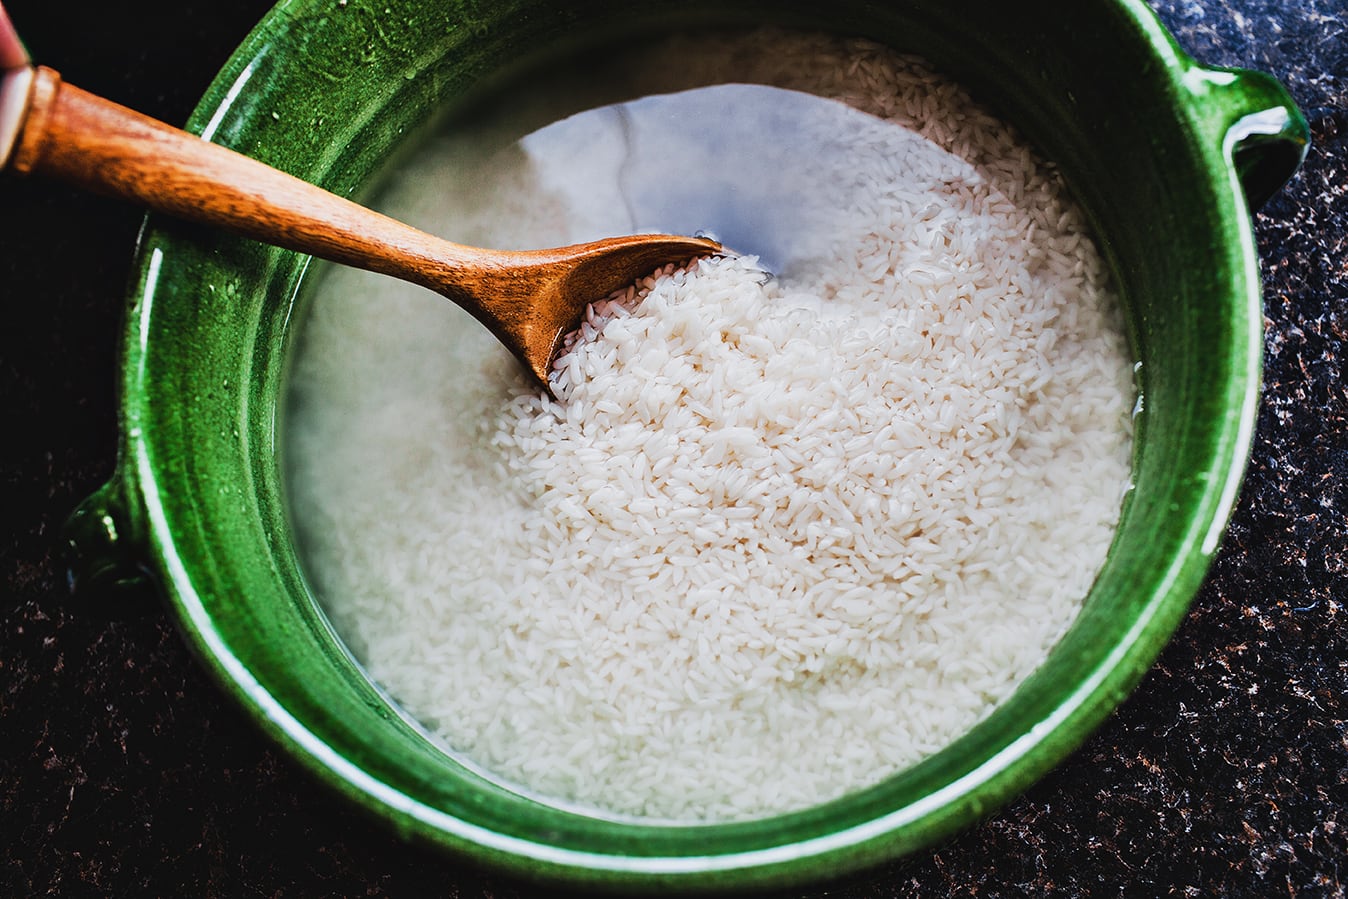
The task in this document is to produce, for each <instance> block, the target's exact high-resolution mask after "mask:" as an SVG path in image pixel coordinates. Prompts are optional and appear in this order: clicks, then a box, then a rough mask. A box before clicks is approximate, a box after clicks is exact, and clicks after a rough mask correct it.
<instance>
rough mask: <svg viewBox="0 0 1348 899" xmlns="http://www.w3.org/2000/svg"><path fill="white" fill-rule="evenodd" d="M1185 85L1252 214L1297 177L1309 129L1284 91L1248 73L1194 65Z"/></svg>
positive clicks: (1266, 78)
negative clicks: (1232, 170) (1228, 163)
mask: <svg viewBox="0 0 1348 899" xmlns="http://www.w3.org/2000/svg"><path fill="white" fill-rule="evenodd" d="M1184 84H1185V86H1186V87H1187V88H1188V89H1189V92H1190V94H1192V95H1193V97H1194V101H1195V103H1194V105H1195V108H1196V109H1197V110H1198V111H1199V114H1200V118H1201V123H1202V125H1203V127H1204V129H1205V130H1207V131H1208V133H1209V134H1210V136H1211V137H1212V138H1213V139H1214V140H1217V141H1220V142H1221V147H1222V153H1223V154H1224V155H1225V156H1226V158H1227V160H1228V161H1229V162H1230V163H1231V166H1232V168H1233V169H1234V171H1235V174H1236V177H1237V178H1238V179H1239V180H1240V185H1241V187H1242V188H1244V191H1245V200H1246V202H1247V203H1249V205H1250V210H1251V211H1254V210H1256V209H1258V208H1259V207H1260V206H1263V205H1264V203H1265V202H1266V201H1267V200H1268V199H1269V197H1271V196H1273V194H1274V193H1276V192H1277V190H1278V188H1280V187H1282V186H1283V185H1284V184H1286V183H1287V181H1288V180H1289V179H1290V178H1291V177H1292V175H1294V174H1296V170H1297V167H1298V166H1300V165H1301V161H1302V160H1303V159H1305V158H1306V151H1307V150H1308V149H1309V148H1310V141H1311V136H1310V128H1309V127H1307V125H1306V119H1305V117H1304V116H1302V114H1301V110H1300V109H1298V108H1297V105H1296V103H1295V101H1293V100H1292V97H1291V95H1289V94H1288V93H1287V90H1286V89H1285V88H1284V87H1283V86H1282V85H1281V84H1279V83H1278V82H1277V80H1276V79H1274V78H1273V77H1272V76H1270V75H1266V74H1264V73H1263V72H1254V71H1250V70H1248V69H1221V68H1207V67H1205V66H1198V65H1195V66H1192V67H1191V68H1190V69H1189V70H1188V72H1186V74H1185V78H1184Z"/></svg>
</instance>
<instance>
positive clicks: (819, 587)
mask: <svg viewBox="0 0 1348 899" xmlns="http://www.w3.org/2000/svg"><path fill="white" fill-rule="evenodd" d="M644 59H645V60H646V62H648V63H649V64H643V65H642V67H641V70H640V72H639V73H636V74H634V76H633V77H634V78H636V77H637V75H639V74H641V73H653V72H654V73H660V72H664V73H669V72H676V73H678V74H677V75H668V74H666V75H664V76H661V77H662V78H663V80H658V79H657V80H654V81H651V82H650V83H646V84H644V85H643V87H644V89H645V91H646V92H654V91H657V90H676V89H678V90H681V89H685V88H689V87H693V86H696V85H698V84H713V83H718V82H723V81H727V80H730V79H732V78H733V79H734V80H738V81H744V82H757V83H764V84H771V85H775V86H778V87H784V88H790V89H795V90H804V91H808V92H811V93H814V94H818V95H821V96H826V97H833V98H837V99H841V100H844V101H845V102H846V103H848V104H849V105H850V106H852V107H854V108H855V109H857V110H860V111H862V112H864V113H868V114H869V115H871V116H876V117H879V118H881V119H883V120H885V121H886V122H889V123H894V124H897V125H902V126H904V129H911V131H908V130H900V129H892V128H890V129H884V130H880V131H875V132H869V131H868V132H866V133H865V135H864V140H863V141H861V143H860V144H858V146H856V147H855V148H854V149H855V151H856V152H855V153H853V154H851V155H850V156H849V157H848V158H847V159H845V160H843V161H842V162H841V163H840V167H841V168H843V169H845V170H846V171H848V172H850V173H854V174H855V180H856V184H857V185H859V186H860V192H859V193H858V194H857V196H864V197H869V198H870V202H868V203H861V204H860V205H857V206H855V207H851V208H849V209H848V210H847V213H848V214H847V216H846V218H845V220H842V221H840V222H835V223H831V224H830V227H835V226H836V227H837V230H838V233H837V235H836V240H835V241H834V243H833V245H832V253H833V255H832V256H830V257H829V258H826V259H823V260H818V259H816V260H814V261H813V262H812V263H811V264H810V265H809V266H806V267H804V268H803V269H802V270H801V271H799V272H796V273H795V274H794V275H793V276H792V277H791V278H789V279H788V278H785V277H783V278H769V277H768V276H767V275H766V274H765V273H764V272H763V271H762V270H761V269H760V268H759V267H758V265H757V262H756V260H754V259H752V258H724V259H719V258H718V259H704V260H701V261H698V262H696V263H694V264H691V265H688V266H687V267H685V268H677V269H675V268H670V269H667V270H665V271H664V272H662V273H659V274H658V276H652V277H651V278H648V279H646V280H644V281H642V282H641V283H640V284H639V285H636V286H635V287H634V288H632V289H631V290H629V291H627V292H626V293H624V294H621V295H617V296H615V297H613V298H611V299H609V300H607V301H604V302H601V303H598V304H596V305H595V306H594V307H593V308H592V311H591V315H590V317H589V319H588V321H587V323H586V325H585V326H584V328H583V330H582V333H580V334H579V335H577V340H576V343H575V345H574V346H573V347H572V349H571V351H570V352H569V353H568V354H567V355H565V356H564V357H563V358H562V359H560V360H559V362H558V367H557V370H556V372H555V373H554V374H555V381H554V384H555V388H556V391H557V394H558V399H557V400H556V401H553V400H551V399H548V398H546V397H544V396H542V395H541V394H540V393H539V392H538V391H537V390H535V389H533V388H531V387H530V386H529V385H528V384H526V383H525V382H524V380H523V378H522V377H521V376H520V375H519V374H518V372H517V371H516V363H515V362H514V361H513V359H511V358H510V357H509V356H508V355H506V354H505V353H504V351H501V350H500V349H499V348H497V347H496V346H495V345H494V344H493V343H492V342H491V338H490V337H489V336H486V335H485V334H484V332H482V331H481V329H478V328H476V327H474V326H471V325H470V324H466V321H467V320H466V317H465V316H464V315H463V314H462V313H459V312H458V311H457V310H453V309H451V308H449V307H448V306H447V304H444V303H443V301H440V300H438V299H437V298H435V297H433V296H430V295H428V294H425V293H421V292H418V291H416V290H414V289H409V288H405V287H402V286H400V285H397V284H394V283H392V282H388V281H386V280H381V279H374V278H370V277H368V276H362V275H357V274H354V273H348V272H333V273H331V275H330V277H329V280H328V281H327V283H326V288H325V290H324V292H323V293H322V295H320V296H319V297H318V301H317V302H316V303H315V305H314V310H313V312H312V314H311V316H310V319H309V321H308V322H307V323H306V325H305V335H304V345H303V347H302V352H301V354H300V358H299V361H298V363H297V365H296V368H295V372H294V378H293V381H294V391H295V394H294V396H295V399H294V402H293V403H292V414H291V416H290V421H289V422H288V432H289V433H288V441H289V443H288V452H289V457H290V472H291V483H292V495H293V505H294V516H295V518H296V521H297V523H298V525H299V526H300V528H301V530H302V533H303V534H304V539H305V545H304V552H305V558H306V567H307V570H308V571H309V573H310V575H311V577H312V578H313V580H314V582H315V584H316V587H317V589H318V590H319V592H320V595H321V596H322V597H323V600H324V602H325V604H326V607H327V609H328V612H329V614H330V616H331V619H332V621H333V622H334V625H335V626H336V627H337V629H338V630H339V632H340V633H342V634H343V636H344V638H345V639H346V641H347V642H348V644H349V645H350V646H351V647H352V650H353V652H354V653H355V654H356V655H357V657H358V658H359V659H360V660H361V661H362V662H363V664H364V665H365V666H366V667H367V669H368V671H369V672H370V674H371V676H372V677H373V678H374V679H375V680H376V681H377V682H378V683H380V684H382V685H383V686H384V687H385V688H386V689H387V690H388V691H389V692H390V694H391V695H392V696H394V697H396V699H397V701H398V702H399V703H400V704H401V705H402V706H403V707H405V708H406V709H407V710H409V712H410V713H411V714H412V715H413V716H414V717H415V718H416V719H417V720H419V721H420V722H422V723H423V724H424V725H425V726H426V727H427V728H428V729H429V730H431V731H433V732H434V733H435V734H436V736H437V739H439V740H442V741H443V743H444V745H445V746H446V747H447V748H448V750H449V751H452V752H454V753H456V754H458V755H460V756H461V757H463V758H465V759H467V760H469V761H470V762H471V763H472V764H474V765H477V766H480V768H481V769H483V770H485V771H488V772H490V773H491V774H492V775H493V776H495V777H497V778H498V779H500V780H501V781H502V782H505V783H508V784H515V785H518V787H519V788H521V789H526V790H529V791H533V792H535V793H538V794H543V795H546V796H548V797H553V798H556V799H558V800H563V801H569V802H574V803H578V804H580V805H583V806H586V807H592V808H595V809H598V810H603V811H604V812H606V813H616V814H620V815H628V814H630V815H638V816H648V817H654V818H664V819H678V820H726V819H744V818H752V817H758V816H763V815H767V814H772V813H777V812H782V811H786V810H792V809H798V808H802V807H805V806H809V805H812V804H815V803H818V802H821V801H825V800H828V799H831V798H834V797H836V796H839V795H841V794H843V793H845V792H848V791H851V790H854V789H857V788H859V787H863V786H866V785H869V784H872V783H875V782H876V781H878V780H879V779H881V778H883V777H886V776H888V775H890V774H892V773H894V772H896V771H898V770H900V769H902V768H905V767H907V766H909V765H912V764H913V763H914V762H916V761H918V760H920V759H922V758H923V757H925V756H927V755H929V754H931V753H933V752H935V751H937V750H939V749H941V748H942V747H943V746H945V745H947V744H948V743H949V742H950V741H951V740H952V739H954V738H955V737H957V736H959V735H960V734H962V733H964V732H965V731H967V730H968V729H969V728H970V727H972V726H973V725H974V724H976V723H977V722H978V721H979V720H980V719H982V718H984V717H985V716H986V715H987V714H988V713H989V711H990V710H991V709H992V708H994V707H995V706H996V705H997V704H998V703H999V702H1000V701H1002V700H1004V699H1005V698H1007V697H1008V696H1009V695H1010V694H1011V693H1012V692H1013V691H1014V690H1015V688H1016V686H1017V685H1018V684H1019V683H1021V682H1022V681H1023V680H1024V679H1025V677H1026V676H1027V675H1029V674H1030V673H1031V672H1032V671H1033V670H1034V669H1035V668H1036V667H1037V666H1038V665H1040V664H1041V663H1042V661H1043V660H1044V658H1045V656H1046V655H1047V653H1048V652H1049V651H1050V649H1051V648H1052V646H1053V645H1054V643H1055V641H1056V640H1057V639H1058V638H1059V637H1060V636H1061V634H1062V633H1063V631H1064V630H1065V629H1066V628H1067V627H1068V626H1069V625H1070V624H1071V622H1072V620H1073V618H1074V616H1075V615H1076V613H1077V611H1078V610H1079V607H1080V603H1081V600H1082V598H1083V597H1084V596H1085V595H1086V594H1087V592H1088V591H1089V589H1090V586H1091V583H1092V581H1093V579H1094V577H1095V576H1096V574H1097V573H1098V571H1099V569H1100V567H1101V565H1102V563H1103V561H1104V559H1105V555H1106V552H1107V549H1108V546H1109V543H1110V540H1111V538H1112V535H1113V529H1114V526H1115V524H1116V520H1117V517H1118V512H1119V506H1120V500H1121V497H1122V495H1123V492H1124V490H1125V488H1126V485H1127V483H1128V476H1129V452H1130V420H1129V412H1130V410H1131V408H1132V387H1131V381H1130V375H1131V367H1130V364H1129V360H1128V356H1127V348H1126V344H1125V341H1124V339H1123V337H1122V334H1121V329H1120V327H1119V322H1118V320H1117V310H1116V308H1115V302H1114V299H1113V298H1112V296H1111V295H1110V293H1109V291H1108V289H1107V284H1106V280H1107V279H1106V276H1105V273H1104V269H1103V266H1102V264H1101V262H1100V259H1099V257H1098V255H1097V252H1096V249H1095V248H1094V246H1093V245H1092V243H1091V241H1090V240H1089V238H1088V237H1087V236H1085V234H1084V226H1083V223H1082V219H1081V216H1080V214H1079V212H1078V210H1077V209H1076V208H1075V206H1074V205H1073V204H1072V202H1071V201H1070V199H1069V198H1068V197H1067V195H1066V192H1065V190H1064V188H1063V185H1062V183H1061V181H1060V179H1059V177H1058V176H1057V174H1056V173H1055V172H1054V170H1053V169H1052V168H1051V167H1050V166H1048V165H1046V164H1045V163H1043V162H1042V161H1039V160H1037V159H1036V158H1035V157H1034V156H1033V154H1032V153H1031V152H1030V151H1029V150H1028V149H1026V148H1025V146H1024V145H1023V144H1022V143H1020V142H1019V141H1018V140H1017V139H1016V138H1015V137H1014V135H1013V134H1012V133H1011V132H1010V130H1009V129H1008V128H1007V127H1006V126H1004V125H1003V124H1001V123H999V122H998V121H996V120H995V119H993V118H991V117H989V116H988V115H987V114H986V113H985V112H983V111H981V110H980V109H979V108H978V107H976V106H975V105H974V104H973V103H972V102H971V101H970V100H969V98H968V97H967V96H966V95H965V94H964V93H963V92H962V91H961V90H960V89H959V88H958V87H956V86H955V85H953V84H951V83H950V82H948V81H946V80H944V79H942V78H940V77H938V76H936V75H935V74H933V73H932V72H931V71H930V70H929V69H928V68H926V67H925V65H924V64H923V63H921V62H920V61H918V60H915V59H913V58H910V57H905V56H899V55H896V54H894V53H892V52H890V51H888V50H885V49H882V48H880V47H877V46H875V45H872V44H869V43H865V42H859V41H847V40H841V39H836V38H828V37H816V36H802V35H786V34H780V33H773V34H766V35H764V34H755V35H751V36H743V37H737V38H717V37H710V36H703V37H701V38H699V39H697V40H695V41H693V40H684V41H681V42H676V43H674V44H671V45H669V46H667V47H665V48H664V49H662V50H651V51H649V53H648V55H647V56H646V57H645V58H644ZM675 63H677V64H675ZM643 77H651V78H656V76H653V75H645V76H643ZM861 144H864V146H863V145H861ZM430 156H431V157H434V154H430ZM456 164H457V163H456ZM418 165H419V166H421V167H420V168H418V167H417V166H418ZM437 166H440V167H439V168H438V167H437ZM443 166H444V163H443V160H440V161H437V160H436V159H435V158H430V159H427V160H422V161H419V162H417V163H414V164H413V168H412V169H411V170H410V171H409V172H408V173H406V174H405V175H404V176H403V177H402V179H401V180H400V182H399V183H397V184H395V185H394V186H393V187H392V188H391V193H390V195H389V200H388V202H387V203H386V208H387V209H388V210H389V211H391V212H392V213H393V214H406V215H412V216H416V215H421V216H423V217H430V218H431V219H432V221H433V217H434V216H435V215H437V214H438V215H439V216H440V217H441V220H440V223H441V228H440V230H441V232H442V233H444V230H445V228H448V227H454V228H458V229H459V230H458V231H457V232H456V233H453V234H450V235H448V236H451V237H453V238H454V239H460V240H464V241H465V242H477V243H489V244H495V245H525V244H529V243H533V244H535V245H542V244H549V243H563V242H567V241H568V240H571V239H580V237H585V236H589V235H579V236H577V235H573V234H569V233H563V232H558V231H556V230H555V229H556V228H557V227H558V225H557V224H556V221H555V216H554V215H553V213H554V212H555V210H545V209H542V208H539V209H531V205H530V196H531V194H530V190H531V189H532V187H531V185H530V184H529V183H528V179H527V178H526V179H520V180H519V181H511V180H510V178H509V177H508V176H506V175H502V176H500V177H499V180H498V182H497V183H495V184H494V187H495V189H496V191H497V192H496V194H494V195H493V203H492V205H491V206H490V207H489V208H488V207H484V208H481V209H477V210H470V211H469V212H470V213H471V214H469V213H465V211H464V209H465V207H463V206H449V207H446V208H441V209H439V210H438V212H437V211H436V210H435V209H432V208H430V207H429V206H428V205H427V204H428V203H433V200H428V199H427V197H426V195H427V194H431V193H436V192H432V191H427V190H426V189H425V184H427V183H430V182H429V179H432V178H435V179H444V178H445V177H446V176H445V174H444V172H443ZM489 171H490V170H489ZM512 191H513V192H512ZM441 196H442V197H443V195H441ZM550 229H553V230H550Z"/></svg>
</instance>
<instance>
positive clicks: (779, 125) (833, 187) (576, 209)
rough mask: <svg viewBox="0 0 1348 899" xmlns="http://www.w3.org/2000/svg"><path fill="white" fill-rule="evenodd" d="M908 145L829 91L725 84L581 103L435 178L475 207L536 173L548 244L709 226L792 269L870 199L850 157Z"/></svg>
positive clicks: (903, 132) (821, 248)
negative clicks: (586, 106) (826, 94)
mask: <svg viewBox="0 0 1348 899" xmlns="http://www.w3.org/2000/svg"><path fill="white" fill-rule="evenodd" d="M912 142H919V143H925V141H924V140H923V139H922V138H921V137H919V136H918V135H916V134H914V133H913V132H911V131H909V130H908V129H905V128H903V127H901V126H898V125H895V124H893V123H890V122H886V121H884V120H882V119H879V118H876V117H874V116H871V115H868V114H866V113H863V112H859V111H857V110H855V109H853V108H851V107H849V106H846V105H844V104H842V103H840V102H837V101H834V100H829V99H825V98H822V97H818V96H814V95H812V94H807V93H802V92H799V91H791V90H784V89H781V88H775V87H767V86H763V85H754V84H723V85H714V86H710V87H701V88H695V89H692V90H687V91H682V92H679V93H672V94H660V95H656V96H650V97H643V98H641V99H638V100H633V101H630V102H626V103H620V104H616V105H609V106H603V107H599V108H597V109H591V110H587V111H585V112H581V113H577V114H576V115H573V116H571V117H569V118H565V119H563V120H561V121H558V122H555V123H553V124H551V125H548V126H546V127H544V128H541V129H539V130H537V131H534V132H533V133H531V134H529V135H527V136H525V137H524V138H522V139H521V140H519V141H518V142H516V143H514V144H511V145H509V146H507V147H505V148H504V149H501V150H498V151H496V152H494V153H492V154H490V155H487V156H484V157H480V158H476V159H472V158H468V156H467V152H466V150H465V157H464V158H462V159H461V160H460V163H459V164H458V165H456V166H455V167H453V168H452V169H447V170H446V171H448V172H451V173H452V175H451V178H452V180H453V181H455V182H456V183H455V184H446V185H443V187H444V188H445V189H446V190H448V191H450V193H451V194H452V195H457V196H452V197H451V199H452V200H453V201H454V202H457V203H459V204H460V205H461V206H462V207H463V208H478V207H485V206H488V205H490V204H491V202H492V200H493V196H492V195H493V194H495V193H496V190H495V189H494V186H495V185H502V184H518V183H521V182H531V183H532V189H533V192H534V193H533V196H534V197H535V199H536V201H537V203H538V204H540V206H541V207H542V208H543V209H545V210H547V211H548V215H546V216H545V218H546V219H548V220H549V221H551V222H552V223H553V224H554V225H555V226H556V227H557V229H558V230H557V233H556V236H555V240H554V241H553V242H557V243H562V242H572V241H580V240H592V239H596V238H600V237H606V236H612V235H615V234H621V233H630V232H642V231H662V232H667V233H674V234H695V233H698V232H709V233H711V234H713V235H715V236H716V238H717V239H719V240H721V241H722V242H723V243H725V244H726V245H727V246H729V247H731V248H732V249H734V250H736V251H737V252H740V253H745V254H751V255H756V256H758V257H759V259H760V261H761V262H762V263H763V264H764V266H765V267H767V268H768V269H769V270H771V271H773V272H776V273H778V274H786V275H790V274H791V272H792V270H793V269H794V268H796V267H799V266H801V265H803V264H806V263H808V261H809V260H811V259H815V258H821V257H825V256H827V255H828V249H829V245H830V242H831V241H832V239H833V238H835V237H836V236H838V235H839V234H840V233H842V232H845V231H846V230H847V228H848V220H849V218H851V219H856V218H857V212H858V210H861V209H864V208H865V207H866V206H867V205H868V203H873V202H874V197H868V196H866V195H864V194H863V193H862V191H863V189H864V190H866V191H869V192H873V191H874V188H875V184H876V183H877V179H875V178H866V177H862V173H860V172H858V171H856V169H855V168H854V165H855V162H856V160H858V159H865V160H867V164H868V165H869V166H874V165H882V166H886V167H892V166H893V165H895V164H898V162H899V160H898V159H896V157H902V155H903V151H904V148H905V146H906V145H908V144H910V143H912ZM867 149H870V150H872V151H878V152H866V150H867ZM928 152H930V147H928ZM952 165H958V166H960V167H962V168H964V169H966V170H967V164H966V163H961V162H960V161H959V160H955V159H954V158H953V157H952ZM878 183H883V181H880V182H878ZM447 208H454V205H453V203H451V204H449V205H448V207H447ZM534 211H535V212H536V211H537V210H534ZM498 214H499V213H498ZM483 236H487V235H483ZM456 239H458V238H456ZM543 242H548V241H543ZM540 245H541V244H540Z"/></svg>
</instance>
